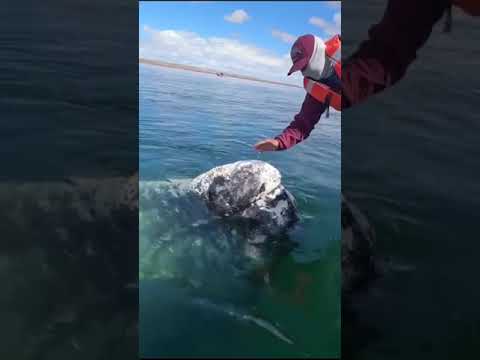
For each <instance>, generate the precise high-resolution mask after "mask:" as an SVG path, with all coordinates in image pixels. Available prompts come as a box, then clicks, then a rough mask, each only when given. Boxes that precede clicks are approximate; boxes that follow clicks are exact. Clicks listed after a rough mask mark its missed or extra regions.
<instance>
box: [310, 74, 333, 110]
mask: <svg viewBox="0 0 480 360" xmlns="http://www.w3.org/2000/svg"><path fill="white" fill-rule="evenodd" d="M303 87H304V88H305V90H306V91H307V92H308V93H309V94H310V95H311V96H312V97H313V98H314V99H315V100H318V101H319V102H321V103H325V104H327V106H332V107H333V108H334V109H335V110H338V111H342V97H341V95H340V94H339V93H337V92H335V91H333V90H332V89H331V88H330V87H328V86H327V85H325V84H322V83H319V82H316V81H313V80H311V79H309V78H304V79H303Z"/></svg>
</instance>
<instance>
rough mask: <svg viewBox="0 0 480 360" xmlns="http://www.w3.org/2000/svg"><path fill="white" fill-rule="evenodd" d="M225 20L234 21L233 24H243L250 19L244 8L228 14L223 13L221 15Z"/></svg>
mask: <svg viewBox="0 0 480 360" xmlns="http://www.w3.org/2000/svg"><path fill="white" fill-rule="evenodd" d="M223 18H224V19H225V20H226V21H228V22H231V23H235V24H243V23H244V22H245V21H248V20H250V16H249V15H248V14H247V12H246V11H245V10H242V9H240V10H235V11H234V12H232V13H231V14H230V15H225V16H224V17H223Z"/></svg>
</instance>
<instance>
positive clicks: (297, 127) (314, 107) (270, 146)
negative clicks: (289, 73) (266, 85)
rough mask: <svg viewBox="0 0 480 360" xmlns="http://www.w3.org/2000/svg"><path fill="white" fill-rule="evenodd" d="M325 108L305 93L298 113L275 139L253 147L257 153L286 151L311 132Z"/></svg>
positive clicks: (261, 142)
mask: <svg viewBox="0 0 480 360" xmlns="http://www.w3.org/2000/svg"><path fill="white" fill-rule="evenodd" d="M326 109H327V106H326V105H325V104H323V103H320V102H318V101H317V100H315V99H314V98H313V97H312V96H310V94H308V93H307V95H306V96H305V100H303V104H302V108H301V110H300V112H299V113H298V114H297V115H295V118H294V120H293V121H292V122H291V123H290V125H288V126H287V127H286V128H285V130H283V132H282V133H281V134H280V135H278V136H277V137H275V139H267V140H263V141H260V142H259V143H257V144H256V145H255V148H256V149H257V150H259V151H275V150H287V149H289V148H291V147H292V146H294V145H296V144H298V143H300V142H302V141H303V140H305V139H306V138H308V136H309V135H310V133H311V132H312V130H313V128H314V127H315V125H316V124H317V123H318V120H320V117H321V116H322V114H323V112H324V111H325V110H326Z"/></svg>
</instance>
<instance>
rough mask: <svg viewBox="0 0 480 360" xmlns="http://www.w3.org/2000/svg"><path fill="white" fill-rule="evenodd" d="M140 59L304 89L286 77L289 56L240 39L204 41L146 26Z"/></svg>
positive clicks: (195, 37)
mask: <svg viewBox="0 0 480 360" xmlns="http://www.w3.org/2000/svg"><path fill="white" fill-rule="evenodd" d="M143 29H144V32H145V37H144V38H143V39H142V40H141V43H140V48H139V56H140V57H142V58H146V59H151V60H161V61H165V62H172V63H176V64H183V65H192V66H198V67H205V68H210V69H212V70H218V71H224V72H231V73H235V74H239V75H249V76H255V77H258V78H261V79H266V80H274V81H284V82H290V83H294V84H297V85H301V81H300V80H299V78H298V77H297V76H293V75H292V76H289V77H287V72H288V70H289V68H290V66H291V60H290V55H289V54H285V55H283V56H279V55H276V54H273V53H270V52H269V51H267V50H265V49H262V48H258V47H256V46H253V45H250V44H245V43H242V42H241V41H239V40H237V39H230V38H220V37H202V36H200V35H198V34H196V33H193V32H188V31H176V30H156V29H153V28H151V27H149V26H144V28H143Z"/></svg>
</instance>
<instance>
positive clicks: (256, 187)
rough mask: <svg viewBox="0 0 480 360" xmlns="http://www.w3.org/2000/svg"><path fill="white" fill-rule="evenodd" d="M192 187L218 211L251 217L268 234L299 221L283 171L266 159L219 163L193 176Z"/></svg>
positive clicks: (217, 213)
mask: <svg viewBox="0 0 480 360" xmlns="http://www.w3.org/2000/svg"><path fill="white" fill-rule="evenodd" d="M190 190H191V191H192V192H193V193H195V194H197V195H198V196H200V198H201V199H202V200H203V201H204V202H205V203H206V205H207V207H208V208H209V209H210V210H211V211H212V212H213V213H215V214H216V215H218V216H221V217H224V218H227V217H229V218H235V219H248V220H251V221H252V222H254V223H255V224H256V225H257V226H258V227H259V229H261V231H263V232H264V233H266V234H276V233H279V232H280V231H283V230H286V229H288V228H290V227H291V226H292V225H294V224H295V223H296V222H297V221H298V214H297V207H296V202H295V199H294V197H293V196H292V195H291V194H290V192H289V191H288V190H287V189H286V188H285V187H284V186H283V185H282V183H281V175H280V172H279V171H278V170H277V169H276V168H274V167H273V166H272V165H270V164H268V163H266V162H264V161H258V160H247V161H237V162H234V163H231V164H226V165H222V166H218V167H215V168H213V169H211V170H209V171H207V172H206V173H203V174H201V175H200V176H198V177H196V178H195V179H193V181H192V183H191V185H190Z"/></svg>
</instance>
